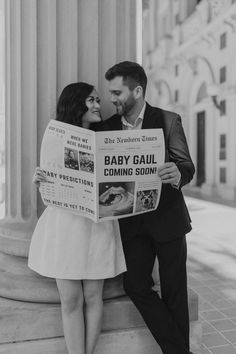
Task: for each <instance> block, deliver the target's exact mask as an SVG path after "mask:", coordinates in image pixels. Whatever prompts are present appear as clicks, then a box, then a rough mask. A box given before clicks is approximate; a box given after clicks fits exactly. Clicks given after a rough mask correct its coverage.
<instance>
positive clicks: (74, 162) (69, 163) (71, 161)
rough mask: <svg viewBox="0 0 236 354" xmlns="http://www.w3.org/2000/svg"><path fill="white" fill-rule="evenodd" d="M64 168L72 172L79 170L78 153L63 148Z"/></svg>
mask: <svg viewBox="0 0 236 354" xmlns="http://www.w3.org/2000/svg"><path fill="white" fill-rule="evenodd" d="M64 166H65V167H66V168H71V169H72V170H78V169H79V160H78V151H77V150H73V149H69V148H67V147H65V148H64Z"/></svg>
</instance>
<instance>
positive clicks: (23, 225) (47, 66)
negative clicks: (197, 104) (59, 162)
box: [0, 0, 136, 302]
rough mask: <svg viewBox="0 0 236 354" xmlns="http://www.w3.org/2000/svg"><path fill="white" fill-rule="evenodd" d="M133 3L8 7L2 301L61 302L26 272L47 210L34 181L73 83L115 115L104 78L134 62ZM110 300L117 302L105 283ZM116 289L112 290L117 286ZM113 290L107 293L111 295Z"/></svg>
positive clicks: (61, 1) (51, 0)
mask: <svg viewBox="0 0 236 354" xmlns="http://www.w3.org/2000/svg"><path fill="white" fill-rule="evenodd" d="M135 11H136V1H135V0H129V1H125V0H119V1H117V0H115V1H110V0H102V1H99V0H80V1H78V0H69V1H67V0H40V1H37V0H14V1H6V14H5V18H6V63H7V67H6V84H7V88H6V98H7V102H6V122H7V129H6V131H7V136H6V145H7V146H6V151H7V157H6V161H7V166H6V170H7V172H6V181H7V185H6V217H5V219H4V220H1V221H0V296H3V297H6V298H9V299H16V300H21V301H22V300H23V301H24V300H25V301H35V302H59V297H58V293H57V289H56V286H55V281H54V280H50V279H45V278H44V277H39V276H36V275H35V274H34V273H33V272H32V271H31V270H30V269H28V267H27V255H28V249H29V244H30V239H31V235H32V232H33V230H34V227H35V224H36V222H37V218H38V216H39V215H40V214H41V212H42V210H43V208H44V207H43V206H42V203H41V201H40V198H39V196H38V198H37V191H36V188H35V186H33V185H32V182H31V181H32V175H33V173H34V169H35V166H37V165H38V161H39V151H40V144H41V140H42V136H43V132H44V130H45V127H46V125H47V122H48V121H49V119H51V118H54V117H55V108H56V101H57V98H58V96H59V94H60V93H61V90H62V88H63V87H64V86H65V85H67V84H68V83H70V82H75V81H82V80H84V81H88V82H91V83H92V84H95V86H97V87H98V90H99V92H100V93H101V96H102V97H103V101H105V107H104V114H106V115H108V114H109V113H111V111H112V110H111V106H109V104H108V98H107V97H106V96H107V93H106V89H105V80H104V74H105V70H106V69H107V68H109V66H111V65H113V64H114V63H115V62H117V61H120V60H125V59H130V60H135V59H136V47H135V43H136V38H135V36H136V27H135V21H136V17H135V14H136V12H135ZM107 283H108V285H106V287H105V294H106V297H110V296H113V295H115V294H120V293H121V292H122V287H121V285H120V281H118V280H115V281H114V283H113V282H112V281H110V282H109V281H108V282H107ZM114 284H115V285H114ZM109 289H110V290H109Z"/></svg>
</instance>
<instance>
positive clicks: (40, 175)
mask: <svg viewBox="0 0 236 354" xmlns="http://www.w3.org/2000/svg"><path fill="white" fill-rule="evenodd" d="M41 182H47V178H46V176H45V173H44V172H43V170H42V169H41V168H40V167H36V169H35V172H34V175H33V179H32V183H34V184H36V186H37V187H39V186H40V183H41Z"/></svg>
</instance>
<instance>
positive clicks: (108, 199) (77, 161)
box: [40, 120, 165, 222]
mask: <svg viewBox="0 0 236 354" xmlns="http://www.w3.org/2000/svg"><path fill="white" fill-rule="evenodd" d="M164 154H165V147H164V135H163V131H162V129H138V130H125V131H123V130H117V131H107V132H94V131H92V130H88V129H84V128H80V127H76V126H73V125H70V124H66V123H63V122H59V121H56V120H51V121H50V122H49V124H48V126H47V128H46V131H45V134H44V137H43V141H42V145H41V154H40V166H41V168H42V169H43V171H44V173H45V175H46V177H47V182H45V183H41V185H40V192H41V196H42V200H43V202H44V204H45V205H52V206H55V207H60V208H64V209H67V210H69V211H71V212H74V213H77V214H79V215H82V216H85V217H88V218H90V219H92V220H93V221H95V222H99V221H103V220H109V219H116V218H122V217H127V216H132V215H136V214H140V213H146V212H150V211H152V210H154V209H156V208H157V207H158V203H159V199H160V194H161V186H162V184H161V179H160V178H159V177H158V174H157V169H158V166H160V165H161V164H163V162H164Z"/></svg>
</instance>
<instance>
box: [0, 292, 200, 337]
mask: <svg viewBox="0 0 236 354" xmlns="http://www.w3.org/2000/svg"><path fill="white" fill-rule="evenodd" d="M189 309H190V320H191V321H196V320H197V319H198V299H197V295H196V294H195V293H194V292H193V291H191V290H190V291H189ZM139 326H144V322H143V319H142V318H141V316H140V314H139V312H138V311H137V309H136V308H135V306H134V305H133V303H132V302H131V301H130V299H129V298H128V297H127V296H122V297H118V298H114V299H110V300H105V301H104V311H103V325H102V330H103V331H111V330H124V329H131V328H134V327H139ZM0 328H1V330H0V343H10V342H16V341H25V340H34V339H37V340H38V339H46V338H54V337H60V336H62V335H63V329H62V321H61V310H60V304H42V303H30V302H23V301H15V300H8V299H4V298H0Z"/></svg>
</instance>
